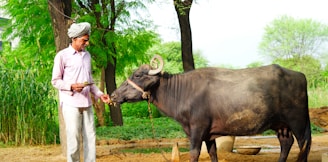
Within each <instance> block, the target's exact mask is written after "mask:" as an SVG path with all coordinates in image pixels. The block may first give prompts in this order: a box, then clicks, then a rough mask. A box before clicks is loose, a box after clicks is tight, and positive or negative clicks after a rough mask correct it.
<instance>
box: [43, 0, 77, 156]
mask: <svg viewBox="0 0 328 162" xmlns="http://www.w3.org/2000/svg"><path fill="white" fill-rule="evenodd" d="M48 8H49V12H50V16H51V19H52V27H53V33H54V37H55V44H56V52H59V51H60V50H62V49H64V48H66V47H67V46H68V44H69V41H70V39H69V38H68V36H67V29H68V27H69V26H70V24H72V22H73V21H72V20H71V19H70V18H69V17H70V16H71V13H72V2H71V1H67V0H49V1H48ZM64 15H66V16H64ZM58 118H59V136H60V144H61V147H62V153H63V156H65V157H66V149H67V148H66V131H65V123H64V117H63V114H62V108H61V106H60V104H59V105H58Z"/></svg>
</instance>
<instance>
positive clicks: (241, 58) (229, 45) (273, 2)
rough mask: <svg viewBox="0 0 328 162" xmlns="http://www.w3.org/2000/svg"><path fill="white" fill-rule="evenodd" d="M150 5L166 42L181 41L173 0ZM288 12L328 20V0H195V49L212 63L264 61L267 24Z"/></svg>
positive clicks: (241, 64)
mask: <svg viewBox="0 0 328 162" xmlns="http://www.w3.org/2000/svg"><path fill="white" fill-rule="evenodd" d="M163 1H165V2H162V3H160V4H158V3H157V5H153V6H152V7H150V8H149V11H150V15H151V18H152V19H153V21H154V23H155V24H156V25H157V26H158V28H157V32H158V33H159V34H160V35H161V37H162V39H163V41H164V42H169V41H180V36H179V35H180V33H179V29H178V27H179V25H178V19H177V16H176V12H175V10H174V6H173V0H163ZM283 15H287V16H291V17H293V18H295V19H312V20H315V21H318V22H321V23H324V24H328V16H327V15H328V10H327V5H326V0H194V3H193V5H192V7H191V11H190V25H191V31H192V41H193V42H192V43H193V50H194V51H196V50H197V51H200V53H201V54H202V55H203V56H204V57H205V58H206V59H207V60H208V61H209V63H210V65H213V66H217V65H228V66H233V67H236V68H244V67H246V66H247V65H248V64H250V63H253V62H257V61H261V62H263V63H265V64H268V63H270V62H268V60H265V58H263V57H262V56H261V55H260V54H259V53H258V46H259V43H260V42H261V39H262V35H263V33H264V28H265V26H267V25H268V24H270V23H271V22H272V21H273V20H274V19H277V18H279V17H280V16H283Z"/></svg>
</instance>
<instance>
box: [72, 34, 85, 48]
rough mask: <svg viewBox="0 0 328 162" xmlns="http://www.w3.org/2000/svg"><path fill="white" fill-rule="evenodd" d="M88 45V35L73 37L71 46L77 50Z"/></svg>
mask: <svg viewBox="0 0 328 162" xmlns="http://www.w3.org/2000/svg"><path fill="white" fill-rule="evenodd" d="M88 45H89V35H84V36H81V37H77V38H73V42H72V47H73V48H74V49H75V50H77V51H82V50H84V49H85V47H86V46H88Z"/></svg>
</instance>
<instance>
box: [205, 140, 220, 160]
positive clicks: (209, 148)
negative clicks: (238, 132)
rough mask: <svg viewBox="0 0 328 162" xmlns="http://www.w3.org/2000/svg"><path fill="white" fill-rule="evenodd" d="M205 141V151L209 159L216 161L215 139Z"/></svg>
mask: <svg viewBox="0 0 328 162" xmlns="http://www.w3.org/2000/svg"><path fill="white" fill-rule="evenodd" d="M205 143H206V148H207V152H208V154H209V155H210V158H211V161H212V162H217V161H218V156H217V152H216V143H215V139H214V140H211V141H205Z"/></svg>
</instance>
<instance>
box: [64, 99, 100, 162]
mask: <svg viewBox="0 0 328 162" xmlns="http://www.w3.org/2000/svg"><path fill="white" fill-rule="evenodd" d="M62 106H63V107H62V110H63V111H62V112H63V117H64V121H65V126H66V136H67V162H79V161H80V140H79V139H80V137H81V135H82V139H83V155H84V162H95V161H96V131H95V124H94V116H93V109H92V107H86V108H78V107H72V106H69V105H65V104H63V105H62ZM81 133H82V134H81Z"/></svg>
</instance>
